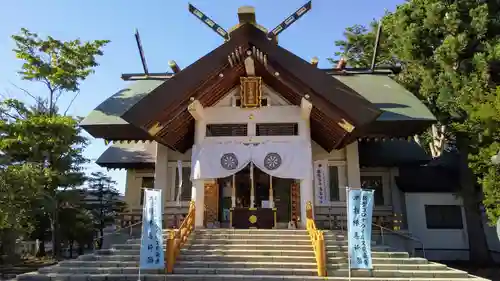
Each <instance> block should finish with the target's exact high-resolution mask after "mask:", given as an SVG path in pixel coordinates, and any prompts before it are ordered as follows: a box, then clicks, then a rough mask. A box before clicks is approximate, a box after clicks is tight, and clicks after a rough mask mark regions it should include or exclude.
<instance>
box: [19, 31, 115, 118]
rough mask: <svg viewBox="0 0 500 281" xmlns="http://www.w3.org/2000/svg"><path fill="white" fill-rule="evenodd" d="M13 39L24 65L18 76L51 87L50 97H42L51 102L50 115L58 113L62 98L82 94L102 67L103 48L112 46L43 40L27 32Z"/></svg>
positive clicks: (49, 90) (77, 41)
mask: <svg viewBox="0 0 500 281" xmlns="http://www.w3.org/2000/svg"><path fill="white" fill-rule="evenodd" d="M12 38H13V39H14V42H15V44H16V48H15V49H14V52H15V53H16V57H17V58H18V59H20V60H22V61H23V62H24V63H23V65H22V67H21V70H20V71H19V72H18V73H19V74H20V75H21V78H22V79H24V80H29V81H37V82H42V83H43V84H44V85H45V86H46V87H47V90H48V95H47V96H39V97H42V99H43V101H46V102H47V104H48V107H47V109H48V112H49V114H55V113H56V104H57V101H58V100H59V98H60V97H61V95H62V94H64V93H68V92H73V93H74V92H78V91H79V90H80V83H81V82H82V81H84V80H85V79H87V77H88V76H89V75H90V74H92V73H94V68H95V67H97V66H98V65H99V64H98V63H97V57H98V56H102V54H103V52H102V48H103V47H104V46H106V44H108V43H109V42H110V41H109V40H94V41H86V42H83V41H81V40H80V39H76V40H71V41H62V40H58V39H55V38H53V37H51V36H48V37H46V38H40V37H39V36H38V34H36V33H34V32H31V31H29V30H28V29H26V28H22V29H21V32H20V34H18V35H13V36H12Z"/></svg>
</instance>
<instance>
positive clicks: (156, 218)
mask: <svg viewBox="0 0 500 281" xmlns="http://www.w3.org/2000/svg"><path fill="white" fill-rule="evenodd" d="M162 217H163V206H162V203H161V190H160V189H145V190H144V205H143V209H142V234H141V250H140V261H139V267H140V269H163V268H165V255H164V253H163V228H162Z"/></svg>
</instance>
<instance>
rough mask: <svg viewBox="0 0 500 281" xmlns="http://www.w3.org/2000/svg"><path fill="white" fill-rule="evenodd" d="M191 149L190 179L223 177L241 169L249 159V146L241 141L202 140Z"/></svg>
mask: <svg viewBox="0 0 500 281" xmlns="http://www.w3.org/2000/svg"><path fill="white" fill-rule="evenodd" d="M192 151H193V152H192V153H193V154H192V156H191V179H192V180H199V179H216V178H225V177H228V176H231V175H233V174H236V173H237V172H239V171H241V170H242V169H243V168H245V167H246V166H247V165H248V163H250V161H251V151H250V149H249V147H248V146H247V145H244V144H241V143H210V142H204V143H202V144H201V145H199V146H196V147H194V148H193V150H192Z"/></svg>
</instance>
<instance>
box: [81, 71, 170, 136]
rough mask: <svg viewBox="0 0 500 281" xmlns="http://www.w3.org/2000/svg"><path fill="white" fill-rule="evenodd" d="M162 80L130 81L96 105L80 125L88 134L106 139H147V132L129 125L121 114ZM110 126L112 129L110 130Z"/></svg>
mask: <svg viewBox="0 0 500 281" xmlns="http://www.w3.org/2000/svg"><path fill="white" fill-rule="evenodd" d="M162 83H163V81H154V80H144V81H140V82H136V83H131V84H129V85H127V87H125V88H123V89H121V90H120V91H118V92H117V93H115V94H114V95H112V96H111V97H109V98H108V99H106V100H105V101H103V102H102V103H101V104H100V105H98V106H97V107H96V108H95V109H94V110H92V111H91V112H90V114H89V115H88V116H87V117H85V119H83V120H82V122H80V126H82V128H84V129H85V130H86V131H87V132H88V133H89V134H91V135H92V136H94V137H98V138H105V139H108V140H147V139H150V138H151V137H150V136H149V134H148V133H147V132H145V131H144V130H141V129H140V128H138V127H136V126H134V125H131V124H130V123H128V122H127V121H125V120H123V119H122V118H121V116H122V115H123V114H124V113H125V112H126V111H127V110H128V109H130V108H131V107H132V106H133V105H134V104H136V103H137V102H138V101H139V100H141V99H142V98H143V97H145V96H147V95H148V94H149V93H150V92H151V91H152V90H154V89H155V88H156V87H158V86H159V85H161V84H162ZM110 126H112V128H113V129H111V130H110Z"/></svg>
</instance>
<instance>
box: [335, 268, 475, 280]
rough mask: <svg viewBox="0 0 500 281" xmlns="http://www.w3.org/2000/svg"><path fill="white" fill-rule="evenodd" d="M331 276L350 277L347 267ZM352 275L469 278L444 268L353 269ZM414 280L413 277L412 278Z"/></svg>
mask: <svg viewBox="0 0 500 281" xmlns="http://www.w3.org/2000/svg"><path fill="white" fill-rule="evenodd" d="M328 276H329V277H348V276H349V271H348V270H347V269H339V270H330V271H328ZM351 276H352V277H383V278H387V277H394V278H428V279H429V278H448V280H449V278H468V276H469V275H468V274H467V272H465V271H460V270H454V269H444V270H387V269H374V270H351ZM412 280H413V279H412Z"/></svg>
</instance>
